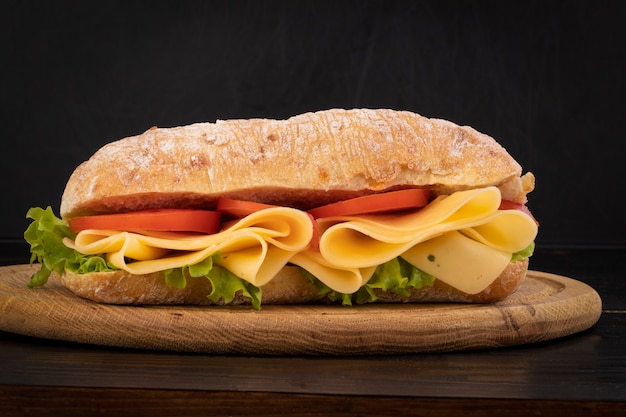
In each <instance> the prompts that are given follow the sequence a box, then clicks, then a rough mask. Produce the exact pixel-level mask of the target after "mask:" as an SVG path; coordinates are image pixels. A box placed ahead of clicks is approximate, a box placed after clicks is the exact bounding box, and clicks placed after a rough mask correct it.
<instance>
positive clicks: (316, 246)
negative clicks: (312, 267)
mask: <svg viewBox="0 0 626 417" xmlns="http://www.w3.org/2000/svg"><path fill="white" fill-rule="evenodd" d="M307 214H308V215H309V218H310V219H311V224H312V225H313V237H312V238H311V249H313V250H314V251H316V252H319V251H320V228H319V225H318V224H317V220H315V217H313V215H312V214H311V213H307Z"/></svg>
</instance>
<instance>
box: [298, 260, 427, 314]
mask: <svg viewBox="0 0 626 417" xmlns="http://www.w3.org/2000/svg"><path fill="white" fill-rule="evenodd" d="M307 275H308V276H309V278H310V279H311V282H312V283H313V284H315V285H316V286H317V289H318V291H319V294H320V295H325V296H326V297H327V298H328V299H329V300H330V301H333V302H339V301H341V304H343V305H345V306H351V305H352V304H353V303H356V304H366V303H371V302H374V301H376V300H377V299H378V296H377V295H376V292H375V291H374V290H375V289H380V290H382V291H385V292H388V291H391V292H393V293H395V294H398V295H400V296H408V295H409V289H410V288H413V289H416V290H419V289H420V288H422V287H424V286H431V285H433V283H434V282H435V277H433V276H432V275H430V274H427V273H426V272H424V271H422V270H420V269H418V268H416V267H414V266H413V265H411V264H410V263H408V262H407V261H405V260H404V259H402V258H401V257H397V258H395V259H392V260H390V261H388V262H385V263H384V264H381V265H379V266H378V267H377V268H376V271H375V272H374V275H373V276H372V278H370V280H369V281H368V282H367V284H365V285H364V286H362V287H361V288H360V289H359V290H358V291H357V292H356V293H354V294H344V293H340V292H337V291H334V290H332V289H331V288H329V287H328V286H327V285H326V284H324V283H323V282H321V281H320V280H318V279H316V278H315V277H313V276H312V275H310V274H308V273H307Z"/></svg>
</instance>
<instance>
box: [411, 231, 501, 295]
mask: <svg viewBox="0 0 626 417" xmlns="http://www.w3.org/2000/svg"><path fill="white" fill-rule="evenodd" d="M402 257H403V258H404V259H405V260H407V261H408V262H409V263H410V264H412V265H414V266H416V267H417V268H419V269H421V270H422V271H424V272H427V273H429V274H430V275H432V276H434V277H436V278H437V279H438V280H440V281H443V282H445V283H446V284H448V285H450V286H452V287H454V288H456V289H458V290H461V291H463V292H464V293H466V294H477V293H479V292H481V291H482V290H484V289H485V288H487V287H488V286H489V284H491V283H492V282H493V281H494V279H496V278H497V277H498V275H500V274H501V273H502V271H503V270H504V268H506V266H507V265H508V264H509V262H511V253H510V252H502V251H499V250H497V249H494V248H492V247H490V246H486V245H484V244H482V243H479V242H477V241H475V240H473V239H471V238H469V237H467V236H465V235H463V234H462V233H460V232H457V231H452V232H448V233H445V234H443V235H441V236H438V237H436V238H433V239H430V240H427V241H426V242H423V243H421V244H419V245H415V246H413V247H412V248H411V249H409V250H408V251H406V252H404V253H403V254H402Z"/></svg>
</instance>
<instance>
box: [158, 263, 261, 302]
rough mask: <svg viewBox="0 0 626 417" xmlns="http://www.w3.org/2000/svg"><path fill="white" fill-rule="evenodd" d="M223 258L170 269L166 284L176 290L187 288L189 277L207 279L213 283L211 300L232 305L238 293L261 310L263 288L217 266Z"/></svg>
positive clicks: (166, 275)
mask: <svg viewBox="0 0 626 417" xmlns="http://www.w3.org/2000/svg"><path fill="white" fill-rule="evenodd" d="M220 258H221V254H219V253H216V254H214V255H213V256H210V257H208V258H206V259H205V260H204V261H202V262H200V263H197V264H194V265H187V266H184V267H182V268H174V269H169V270H167V271H164V272H165V282H166V283H167V285H169V286H172V287H176V288H185V287H186V286H187V278H186V277H187V276H189V277H191V278H193V279H201V278H206V279H208V280H209V282H210V283H211V288H212V290H211V293H210V294H208V295H207V297H208V298H209V300H211V301H213V302H215V303H218V302H220V301H223V302H224V303H230V302H231V301H233V299H234V298H235V296H236V295H237V293H238V292H240V291H241V294H242V295H243V296H245V297H247V298H249V299H250V303H251V304H252V307H254V308H255V309H256V310H260V309H261V298H262V290H261V288H259V287H257V286H255V285H253V284H251V283H249V282H248V281H246V280H243V279H241V278H239V277H238V276H236V275H235V274H233V273H232V272H230V271H229V270H228V269H226V268H224V267H221V266H219V265H215V263H216V262H218V261H219V259H220Z"/></svg>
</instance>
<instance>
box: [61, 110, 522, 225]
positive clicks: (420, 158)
mask: <svg viewBox="0 0 626 417" xmlns="http://www.w3.org/2000/svg"><path fill="white" fill-rule="evenodd" d="M521 175H522V169H521V167H520V165H519V164H518V163H517V162H516V161H515V160H514V159H513V158H512V157H511V156H510V155H509V154H508V153H507V152H506V150H505V149H504V148H503V147H502V146H500V145H499V144H498V143H497V142H496V141H495V140H494V139H493V138H491V137H489V136H487V135H485V134H482V133H479V132H478V131H476V130H474V129H472V128H471V127H467V126H457V125H455V124H453V123H451V122H448V121H445V120H439V119H428V118H426V117H423V116H420V115H418V114H415V113H411V112H407V111H394V110H384V109H383V110H370V109H357V110H340V109H333V110H327V111H320V112H316V113H306V114H302V115H299V116H295V117H292V118H290V119H287V120H267V119H252V120H226V121H217V122H216V123H197V124H193V125H189V126H182V127H175V128H152V129H150V130H148V131H146V132H145V133H143V134H141V135H138V136H134V137H129V138H126V139H123V140H119V141H116V142H112V143H110V144H108V145H105V146H104V147H102V148H101V149H100V150H99V151H98V152H96V153H95V154H94V155H93V156H92V157H91V158H90V159H89V160H88V161H86V162H84V163H83V164H81V165H80V166H79V167H78V168H77V169H76V171H75V172H74V173H73V174H72V176H71V178H70V179H69V181H68V183H67V186H66V189H65V192H64V194H63V197H62V201H61V216H62V217H64V218H67V217H74V216H76V215H84V214H98V213H112V212H121V211H133V210H139V209H145V208H162V207H177V208H180V207H188V208H192V207H194V208H211V207H212V206H213V205H214V204H215V201H216V200H217V198H218V197H220V196H226V197H231V198H237V199H243V200H251V201H260V202H264V203H268V204H277V205H285V206H294V207H298V208H303V209H307V208H311V207H312V206H319V205H323V204H327V203H330V202H334V201H338V200H344V199H347V198H350V197H355V196H358V195H363V194H370V193H374V192H380V191H385V190H391V189H397V188H410V187H423V186H428V187H429V188H430V189H431V191H432V192H433V193H434V194H435V195H437V194H449V193H452V192H454V191H458V190H463V189H471V188H479V187H486V186H491V185H493V186H497V187H499V188H500V190H501V191H502V194H503V198H505V199H508V200H512V201H516V202H520V203H524V202H526V194H527V193H528V192H530V191H531V190H532V189H533V188H534V178H533V177H532V174H527V175H525V176H524V177H522V176H521Z"/></svg>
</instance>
